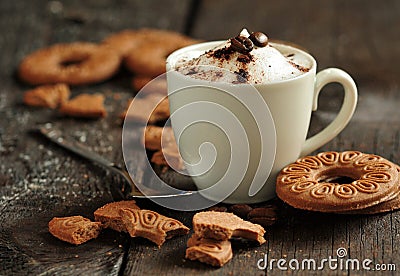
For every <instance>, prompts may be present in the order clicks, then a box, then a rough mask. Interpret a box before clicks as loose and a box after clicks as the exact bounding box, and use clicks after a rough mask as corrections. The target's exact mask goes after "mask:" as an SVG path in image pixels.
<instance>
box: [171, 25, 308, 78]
mask: <svg viewBox="0 0 400 276" xmlns="http://www.w3.org/2000/svg"><path fill="white" fill-rule="evenodd" d="M240 35H243V36H246V37H248V36H249V34H248V32H247V31H246V30H243V31H242V32H241V34H240ZM230 45H231V40H227V41H225V42H224V43H222V44H221V45H219V46H217V47H216V48H214V49H211V50H209V51H207V52H205V53H204V52H202V53H200V52H198V51H197V52H190V53H187V55H186V56H184V57H182V58H181V59H180V60H179V61H177V63H176V64H175V68H176V70H177V71H179V72H181V73H182V74H184V75H190V76H191V77H193V78H197V79H203V80H209V81H223V82H232V83H243V82H247V83H251V84H265V83H272V82H276V81H282V80H287V79H291V78H294V77H297V76H299V75H301V74H304V73H305V72H307V71H308V70H309V68H310V66H311V65H310V64H309V63H307V62H306V61H305V60H301V58H297V57H296V56H295V55H290V57H288V56H286V55H283V54H282V53H280V52H279V51H278V50H277V49H276V48H275V47H273V45H271V43H269V44H268V45H267V46H265V47H257V46H254V48H253V50H251V51H250V52H249V53H246V54H243V53H240V52H237V51H234V50H232V48H231V47H230ZM221 68H222V69H224V70H221ZM232 73H235V74H232Z"/></svg>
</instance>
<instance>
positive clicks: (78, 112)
mask: <svg viewBox="0 0 400 276" xmlns="http://www.w3.org/2000/svg"><path fill="white" fill-rule="evenodd" d="M60 112H61V113H62V114H65V115H68V116H72V117H80V118H100V117H105V116H106V115H107V111H106V109H105V107H104V95H102V94H80V95H78V96H76V97H75V98H73V99H71V100H69V101H67V102H65V103H63V104H61V107H60Z"/></svg>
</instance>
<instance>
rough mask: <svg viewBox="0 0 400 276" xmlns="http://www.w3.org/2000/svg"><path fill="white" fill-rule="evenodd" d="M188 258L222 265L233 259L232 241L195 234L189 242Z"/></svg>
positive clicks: (213, 264) (218, 265)
mask: <svg viewBox="0 0 400 276" xmlns="http://www.w3.org/2000/svg"><path fill="white" fill-rule="evenodd" d="M187 246H188V248H187V249H186V256H185V258H186V259H189V260H192V261H194V260H198V261H200V262H202V263H206V264H209V265H212V266H217V267H221V266H223V265H224V264H226V263H227V262H228V261H229V260H230V259H232V256H233V253H232V245H231V242H230V241H228V240H226V241H217V240H214V239H206V238H201V237H199V236H197V235H196V234H193V235H192V236H191V237H190V239H189V240H188V242H187Z"/></svg>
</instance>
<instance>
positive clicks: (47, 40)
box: [0, 0, 400, 275]
mask: <svg viewBox="0 0 400 276" xmlns="http://www.w3.org/2000/svg"><path fill="white" fill-rule="evenodd" d="M60 3H61V4H62V6H61V9H59V7H60ZM399 15H400V2H399V1H396V0H385V1H363V0H337V1H319V0H307V1H296V0H291V1H271V0H267V1H261V0H260V1H247V2H246V1H227V0H223V1H212V0H204V1H200V0H193V1H178V0H175V1H174V0H168V1H161V0H158V1H157V0H151V1H139V0H137V1H133V0H131V1H129V0H114V1H111V0H85V1H81V0H69V1H60V2H58V1H51V2H47V1H40V0H31V1H23V0H13V1H1V2H0V31H1V34H0V275H56V274H57V275H81V274H88V275H157V274H158V275H188V274H195V275H203V274H204V275H263V274H267V275H272V274H274V275H275V274H286V273H289V274H291V273H293V274H301V275H303V274H304V275H310V274H324V275H325V274H331V275H358V274H364V273H365V274H368V273H367V272H365V271H346V270H335V271H331V270H329V269H327V268H326V269H325V270H323V271H319V272H312V271H311V272H310V271H297V272H293V271H287V272H284V271H279V270H278V269H277V268H276V267H275V269H274V270H272V271H271V270H267V271H261V270H259V269H258V268H257V265H256V263H257V260H258V259H260V258H263V256H264V254H268V258H269V259H272V258H275V259H279V258H286V259H288V260H289V259H291V258H298V259H299V260H301V259H304V258H314V259H317V260H321V259H323V258H328V256H333V257H335V256H336V250H337V249H338V248H340V247H343V248H345V249H346V250H347V251H348V255H347V257H349V258H358V259H359V260H363V259H365V258H369V259H372V260H373V262H374V263H379V264H380V263H386V264H388V263H394V264H396V266H397V268H398V270H400V257H399V256H400V252H399V248H400V238H399V236H400V212H392V213H387V214H382V215H375V216H335V215H321V214H312V213H308V212H301V211H295V210H291V209H290V208H288V209H287V210H284V212H283V214H282V216H281V218H280V220H279V221H278V223H277V224H276V225H274V226H272V227H270V228H269V229H267V234H266V238H267V240H268V242H267V243H266V244H265V245H263V246H260V247H254V246H247V245H242V244H240V243H234V257H233V259H232V261H231V262H229V263H228V264H227V265H226V266H224V267H223V268H221V269H215V268H211V267H209V266H206V265H203V264H200V263H197V262H191V261H186V260H184V252H185V244H186V240H187V237H180V238H177V239H173V240H171V241H168V242H167V243H166V244H165V245H164V246H163V247H162V248H161V249H157V248H156V247H155V246H154V245H153V244H152V243H150V242H148V241H146V240H144V239H134V240H131V239H129V238H127V236H126V235H122V234H117V233H114V232H112V231H105V232H104V233H103V234H102V235H101V237H100V238H98V239H96V240H93V241H90V242H88V243H86V244H84V245H81V246H71V245H68V244H66V243H64V242H61V241H58V240H57V239H55V238H53V237H52V236H51V235H50V234H49V233H48V231H47V223H48V221H49V220H50V219H51V218H52V217H54V216H67V215H77V214H82V215H85V216H87V217H90V218H93V211H94V210H95V209H96V208H98V207H99V206H102V205H103V204H105V203H108V202H110V201H112V200H113V198H112V196H111V193H110V189H109V185H110V183H112V184H115V183H117V184H118V182H119V181H120V180H119V179H118V178H116V177H114V176H112V175H111V174H108V173H107V172H105V171H104V170H102V169H100V168H98V167H96V166H93V165H91V164H90V163H87V162H85V161H83V160H82V159H80V158H78V157H76V156H74V155H72V154H69V153H68V152H66V151H64V150H62V149H59V148H57V147H55V146H54V145H52V144H50V143H49V142H48V141H47V140H45V139H43V138H42V137H40V136H39V135H37V134H35V133H34V132H32V131H31V130H32V129H33V128H34V127H35V125H38V124H42V123H46V122H52V123H53V124H54V125H55V126H58V127H62V128H63V129H64V130H65V131H66V132H67V133H69V134H70V135H72V136H74V137H76V138H78V139H80V140H81V141H83V142H84V143H85V144H86V145H87V146H88V147H89V148H90V149H92V150H93V151H95V152H97V153H99V154H101V155H103V156H105V157H106V158H108V159H110V160H114V161H115V162H117V163H119V164H122V153H121V143H120V139H121V126H120V123H119V121H118V114H119V113H120V111H121V110H122V108H123V107H124V105H125V100H126V99H127V98H128V97H129V96H131V95H132V93H133V91H132V89H131V88H130V85H129V81H130V74H129V73H128V72H126V71H124V70H122V71H121V72H120V73H119V74H118V75H117V76H116V77H114V78H113V79H111V80H110V81H107V82H104V83H102V84H98V85H91V86H85V87H77V88H73V89H72V91H73V94H74V95H75V94H78V93H81V92H89V93H92V92H101V93H104V94H106V96H107V101H106V105H107V109H108V111H109V116H108V117H107V118H105V119H102V120H98V121H87V120H76V119H69V118H64V117H61V116H59V115H57V113H56V112H54V111H51V110H46V109H37V108H28V107H26V106H24V105H23V104H22V95H23V91H24V90H26V89H28V88H29V87H28V86H26V85H24V84H22V83H20V82H19V81H18V80H17V78H16V77H15V70H16V68H17V65H18V63H19V62H20V60H21V59H22V58H23V57H24V56H25V55H27V54H28V53H30V52H32V51H34V50H36V49H38V48H40V47H43V46H47V45H51V44H53V43H57V42H72V41H93V42H99V41H101V40H102V39H103V38H104V37H105V36H107V35H109V34H111V33H113V32H117V31H120V30H122V29H126V28H139V27H154V28H162V29H170V30H176V31H180V32H184V33H186V34H188V35H191V36H193V37H195V38H199V39H204V40H214V39H224V38H228V37H231V36H234V35H235V34H237V33H238V32H239V31H240V29H241V28H242V27H243V26H246V27H248V28H249V29H251V30H260V31H264V32H266V33H267V34H268V35H269V37H271V38H275V39H281V40H289V41H293V42H295V43H297V44H300V45H302V46H303V47H305V48H306V49H308V51H309V52H311V53H312V54H313V55H314V56H315V57H316V59H317V61H318V63H319V69H323V68H326V67H331V66H334V67H340V68H343V69H345V70H346V71H348V72H349V73H350V74H351V75H352V76H353V77H354V79H355V80H356V82H357V85H358V88H359V104H358V108H357V110H356V113H355V115H354V118H353V119H352V120H351V122H350V124H349V125H348V127H347V128H346V129H345V130H344V131H343V132H342V133H341V134H340V135H339V136H338V137H337V138H336V139H334V140H333V141H331V142H330V143H328V144H327V145H325V146H324V147H323V148H321V149H320V151H322V150H347V149H354V150H360V151H365V152H372V153H376V154H379V155H382V156H384V157H386V158H388V159H390V160H392V161H394V162H397V163H400V126H399V124H400V91H399V90H400V88H399V84H400V80H399V76H400V31H399V30H400V16H399ZM116 95H117V96H116ZM341 98H342V90H341V87H340V86H337V85H334V84H331V85H329V86H328V87H326V88H325V89H324V91H323V93H322V94H321V101H320V105H319V110H318V111H317V112H315V113H314V115H313V117H312V124H311V130H310V133H315V132H317V131H318V130H320V129H321V128H323V126H325V125H326V124H327V123H328V122H329V121H331V120H332V118H334V116H335V114H336V112H337V110H338V108H339V106H340V104H341ZM142 161H143V160H138V161H137V162H138V170H140V164H141V162H142ZM139 180H140V179H139ZM139 205H141V206H146V207H147V208H152V209H154V210H157V211H159V212H161V213H163V214H166V215H169V216H173V217H175V218H178V219H181V220H182V221H183V222H184V223H185V224H186V225H188V226H190V225H191V216H192V215H193V214H192V213H183V212H174V211H170V210H165V209H162V208H160V207H158V206H153V205H151V203H149V202H146V201H141V202H139ZM370 273H373V274H371V275H396V272H393V271H392V272H377V271H375V272H369V274H370Z"/></svg>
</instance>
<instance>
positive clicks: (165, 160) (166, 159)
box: [151, 144, 185, 171]
mask: <svg viewBox="0 0 400 276" xmlns="http://www.w3.org/2000/svg"><path fill="white" fill-rule="evenodd" d="M151 162H152V163H154V164H156V165H160V166H168V167H171V168H173V169H175V170H177V171H183V170H184V169H185V164H184V162H183V159H182V157H181V155H180V153H179V150H178V146H177V145H175V144H170V145H169V146H167V147H165V148H163V149H162V150H159V151H156V152H155V153H154V154H153V156H152V157H151Z"/></svg>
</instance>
